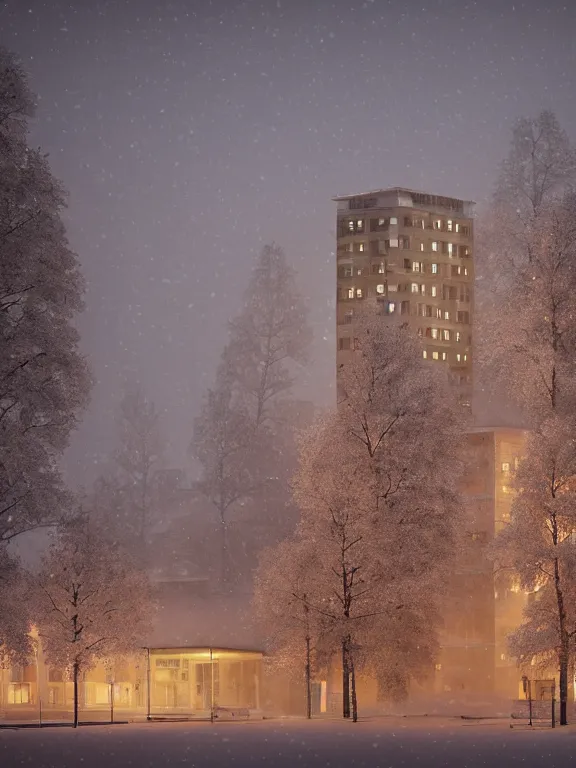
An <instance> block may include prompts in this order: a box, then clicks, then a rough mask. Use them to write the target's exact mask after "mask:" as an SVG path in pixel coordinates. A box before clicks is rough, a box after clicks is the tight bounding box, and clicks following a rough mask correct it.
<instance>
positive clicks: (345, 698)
mask: <svg viewBox="0 0 576 768" xmlns="http://www.w3.org/2000/svg"><path fill="white" fill-rule="evenodd" d="M342 717H344V718H345V719H346V718H349V717H350V669H349V667H348V642H347V641H346V640H342Z"/></svg>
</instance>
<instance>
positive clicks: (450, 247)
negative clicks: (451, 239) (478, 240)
mask: <svg viewBox="0 0 576 768" xmlns="http://www.w3.org/2000/svg"><path fill="white" fill-rule="evenodd" d="M447 246H448V256H452V253H453V252H454V246H453V245H452V243H447Z"/></svg>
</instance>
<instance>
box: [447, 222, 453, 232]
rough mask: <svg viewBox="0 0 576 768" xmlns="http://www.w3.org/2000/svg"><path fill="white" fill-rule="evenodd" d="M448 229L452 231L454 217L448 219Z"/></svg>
mask: <svg viewBox="0 0 576 768" xmlns="http://www.w3.org/2000/svg"><path fill="white" fill-rule="evenodd" d="M446 229H447V230H448V232H452V219H448V221H447V222H446Z"/></svg>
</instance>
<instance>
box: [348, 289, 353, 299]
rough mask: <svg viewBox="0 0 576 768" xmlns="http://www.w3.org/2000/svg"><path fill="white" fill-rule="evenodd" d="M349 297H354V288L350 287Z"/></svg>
mask: <svg viewBox="0 0 576 768" xmlns="http://www.w3.org/2000/svg"><path fill="white" fill-rule="evenodd" d="M348 298H349V299H353V298H354V288H348Z"/></svg>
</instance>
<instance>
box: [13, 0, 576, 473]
mask: <svg viewBox="0 0 576 768" xmlns="http://www.w3.org/2000/svg"><path fill="white" fill-rule="evenodd" d="M575 30H576V5H574V4H572V3H563V2H557V1H555V0H552V2H548V3H541V2H537V1H535V0H533V1H532V2H530V1H527V2H510V1H508V0H500V1H499V2H494V1H493V0H486V1H485V2H473V1H470V2H462V0H444V1H442V0H425V1H424V0H423V1H422V2H420V3H416V2H406V1H405V2H400V1H399V0H391V1H390V2H383V1H380V0H371V1H367V2H352V1H351V0H348V1H345V0H333V2H328V1H324V0H317V1H316V2H311V1H310V0H308V2H306V0H290V2H288V1H287V0H286V1H283V0H269V1H262V0H260V1H258V0H247V1H246V2H224V1H221V0H214V1H213V2H211V1H210V0H203V1H200V0H172V1H168V0H165V1H164V0H156V1H153V0H110V2H106V1H100V2H98V0H71V1H70V2H64V0H52V1H51V2H49V3H44V2H39V1H37V0H28V1H27V2H26V1H25V0H8V1H7V2H2V3H0V41H1V43H2V44H3V45H5V46H7V47H8V48H10V49H12V50H14V51H15V52H16V53H17V54H18V55H19V56H20V57H21V59H22V62H23V65H24V67H25V68H26V69H27V70H28V71H29V72H30V77H31V86H32V88H33V90H34V91H35V92H36V93H37V94H38V99H39V102H38V112H37V115H36V118H35V120H34V122H33V126H32V141H31V143H32V144H33V145H36V144H38V145H40V146H41V147H42V148H43V149H44V150H45V151H46V152H48V153H49V154H50V162H51V166H52V169H53V172H54V173H55V174H56V176H58V177H59V178H61V179H62V181H63V182H64V184H65V186H66V187H67V189H68V190H69V193H70V209H69V211H68V215H67V217H66V223H67V227H68V233H69V237H70V240H71V243H72V246H73V248H74V249H75V250H76V251H77V252H78V254H79V257H80V260H81V264H82V269H83V272H84V275H85V277H86V280H87V287H88V290H87V295H86V312H85V313H84V315H83V316H82V318H81V320H80V330H81V333H82V344H83V349H84V351H85V353H86V354H87V356H88V358H89V360H90V363H91V366H92V370H93V373H94V376H95V378H96V381H97V384H96V386H95V388H94V391H93V394H92V402H91V406H90V408H89V410H88V412H87V414H86V415H85V418H84V420H83V424H82V426H81V429H80V430H79V431H78V433H77V434H76V435H75V436H74V438H73V442H72V447H71V450H70V451H69V452H68V460H67V468H68V475H69V480H70V482H72V483H73V484H74V485H78V484H81V483H88V482H90V481H91V480H93V479H94V477H95V476H96V475H97V474H98V472H99V470H100V467H101V465H102V463H103V462H105V461H106V460H107V458H108V457H109V455H110V453H111V451H112V450H113V449H114V447H115V440H116V424H115V416H116V410H117V407H118V401H119V398H120V395H121V390H122V386H123V383H124V381H125V380H126V379H127V378H136V379H138V380H139V381H140V382H141V383H142V385H143V387H144V388H145V390H146V392H147V394H148V395H149V396H150V397H151V398H152V399H153V400H154V401H155V402H156V405H157V407H158V410H159V411H160V412H161V415H162V431H163V435H164V438H165V440H166V443H167V455H166V462H165V465H166V466H178V467H183V468H186V469H187V470H188V472H189V475H192V476H193V474H194V468H193V467H192V465H191V460H190V458H189V457H188V456H187V454H186V449H187V446H188V444H189V442H190V439H191V435H192V423H193V419H194V417H195V416H196V415H197V414H198V411H199V408H200V404H201V398H202V395H203V393H204V391H205V390H206V388H207V387H208V386H210V384H211V383H212V379H213V376H214V372H215V368H216V364H217V362H218V358H219V356H220V354H221V351H222V347H223V345H224V343H225V341H226V323H227V321H228V319H229V318H230V317H231V316H233V315H234V314H235V313H237V312H238V310H239V308H240V306H241V303H242V294H243V291H244V288H245V286H246V284H247V282H248V278H249V271H250V268H251V266H252V263H253V259H254V257H255V255H256V253H257V252H258V251H259V250H260V248H261V247H262V245H263V244H264V243H265V242H268V241H271V240H274V241H276V242H277V243H278V244H280V245H281V246H282V247H283V248H285V250H286V252H287V255H288V257H289V260H290V261H291V263H292V264H293V266H294V267H295V268H296V269H297V271H298V278H299V283H300V287H301V289H302V291H303V293H304V295H305V297H306V298H307V299H308V300H309V302H310V307H311V318H310V319H311V323H312V325H313V328H314V334H315V341H314V346H313V359H312V360H311V362H310V364H309V365H308V367H307V369H306V376H305V377H304V380H303V381H302V382H301V383H300V389H299V390H298V391H297V394H298V395H300V396H302V397H305V398H309V399H313V400H314V401H315V402H316V403H317V404H318V405H325V404H329V403H331V401H332V398H333V396H334V387H333V379H334V373H335V353H334V350H335V343H334V325H335V323H334V303H335V255H334V248H335V240H334V231H335V226H334V223H335V205H334V203H332V202H331V198H332V196H333V195H335V194H346V193H354V192H360V191H367V190H369V189H373V188H380V187H387V186H396V185H401V186H407V187H412V188H416V189H423V190H426V191H430V192H434V193H437V194H440V195H449V196H456V197H460V198H465V199H474V200H476V201H478V202H479V203H480V207H481V206H482V204H483V202H485V201H486V199H487V196H488V195H489V194H490V192H491V185H492V181H493V179H494V178H495V176H496V172H497V166H498V163H499V162H500V160H501V159H502V158H503V157H504V156H505V154H506V152H507V148H508V144H509V140H510V127H511V124H512V122H513V121H514V120H515V119H516V118H517V117H518V116H520V115H534V114H535V113H537V112H538V111H540V110H541V109H547V108H549V109H552V110H553V111H555V113H556V114H557V116H558V119H559V122H560V124H561V125H562V126H563V128H564V129H565V130H566V131H567V133H568V134H569V135H570V136H571V137H574V136H575V135H576V100H575V99H574V93H575V92H576V90H575V86H576V43H575V39H576V38H575V36H574V31H575Z"/></svg>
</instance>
